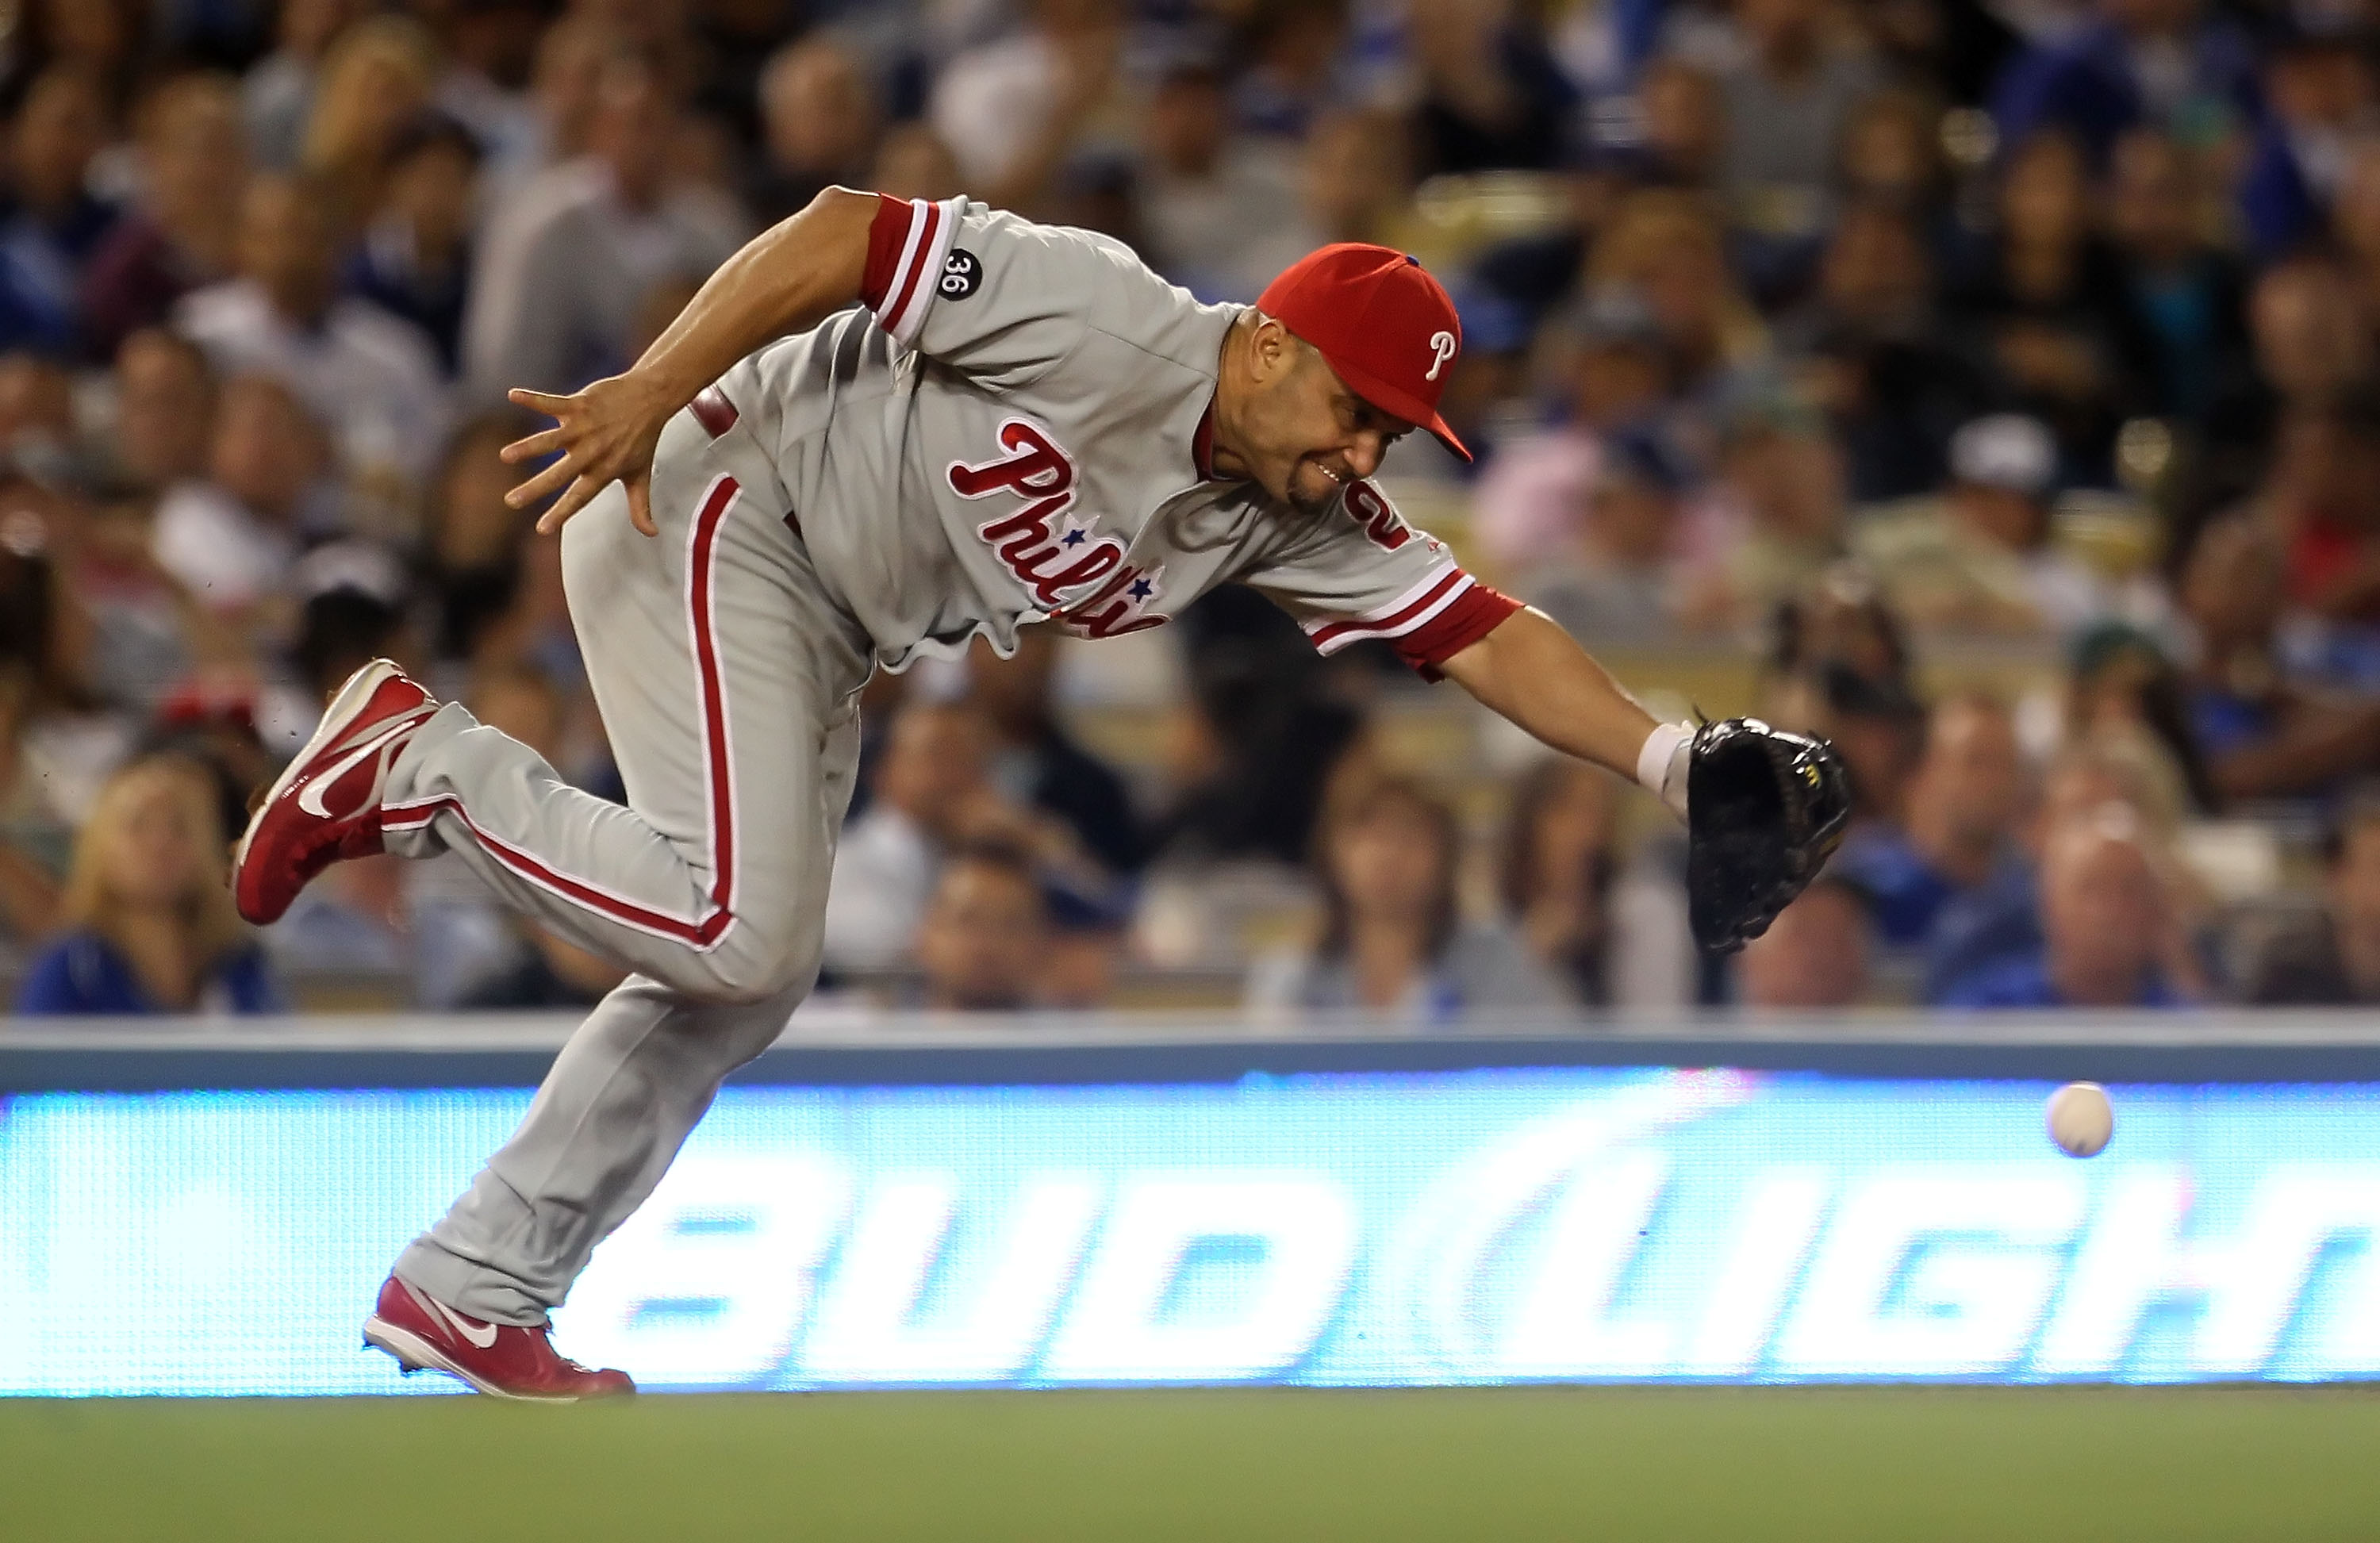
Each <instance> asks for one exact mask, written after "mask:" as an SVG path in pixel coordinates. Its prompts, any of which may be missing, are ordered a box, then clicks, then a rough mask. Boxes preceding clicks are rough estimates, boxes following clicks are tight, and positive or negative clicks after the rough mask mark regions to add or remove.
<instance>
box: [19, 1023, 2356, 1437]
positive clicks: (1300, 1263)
mask: <svg viewBox="0 0 2380 1543" xmlns="http://www.w3.org/2000/svg"><path fill="white" fill-rule="evenodd" d="M2048 1090H2049V1089H2048V1087H2047V1086H2046V1084H2034V1083H2015V1082H1895V1081H1868V1080H1853V1079H1846V1078H1837V1077H1826V1076H1818V1075H1771V1074H1749V1073H1736V1072H1694V1073H1684V1072H1662V1071H1649V1072H1648V1071H1637V1070H1627V1071H1621V1070H1577V1069H1568V1070H1538V1071H1503V1072H1468V1073H1432V1074H1378V1075H1314V1076H1296V1077H1280V1078H1267V1077H1251V1078H1249V1079H1247V1080H1245V1081H1243V1082H1240V1083H1237V1084H1233V1085H1227V1086H1223V1085H1219V1086H1207V1085H1184V1086H1133V1087H964V1088H950V1087H870V1088H847V1087H735V1088H731V1089H729V1090H728V1091H727V1092H726V1093H725V1094H723V1095H722V1097H721V1099H720V1100H719V1102H718V1104H717V1106H716V1107H715V1108H714V1109H713V1110H712V1112H711V1114H710V1118H709V1119H708V1120H707V1121H706V1122H705V1124H703V1126H702V1128H701V1129H700V1130H699V1131H698V1133H697V1134H696V1136H695V1138H694V1140H693V1141H692V1142H691V1143H690V1144H689V1145H688V1147H687V1148H686V1152H685V1154H684V1156H683V1157H682V1158H681V1160H680V1161H679V1162H678V1164H677V1166H676V1168H675V1169H674V1170H673V1171H672V1172H671V1174H670V1175H669V1177H668V1178H667V1179H666V1180H665V1181H664V1182H663V1184H662V1187H661V1189H660V1191H659V1192H658V1193H657V1194H656V1195H655V1196H654V1197H653V1199H652V1200H651V1202H650V1204H648V1205H647V1206H646V1207H645V1209H643V1210H642V1211H640V1212H639V1213H638V1214H637V1216H636V1217H635V1218H634V1219H632V1220H631V1221H629V1222H628V1223H627V1224H626V1225H625V1227H623V1228H622V1229H621V1230H620V1232H619V1233H616V1234H615V1235H614V1236H613V1238H612V1239H611V1240H610V1241H608V1242H607V1243H606V1244H604V1245H603V1246H602V1248H601V1250H600V1251H599V1252H598V1253H597V1255H596V1258H595V1263H594V1265H593V1267H592V1268H591V1269H590V1270H589V1271H588V1273H587V1275H586V1276H585V1277H584V1279H583V1280H582V1281H581V1282H579V1284H578V1287H577V1291H576V1292H575V1293H574V1294H573V1296H572V1298H571V1300H570V1302H569V1304H568V1306H565V1308H564V1309H563V1310H562V1311H561V1312H560V1313H558V1314H557V1315H556V1331H557V1332H556V1338H557V1343H559V1344H560V1345H561V1347H562V1348H563V1349H564V1350H565V1352H566V1353H567V1354H569V1355H573V1356H575V1357H576V1358H577V1359H580V1360H583V1361H587V1362H589V1363H591V1364H601V1365H614V1366H620V1367H625V1368H626V1369H627V1370H628V1371H630V1372H631V1373H633V1374H634V1375H635V1376H636V1377H637V1379H638V1380H639V1381H640V1382H641V1383H643V1384H644V1385H646V1386H647V1387H650V1388H683V1389H701V1388H743V1389H765V1388H830V1387H874V1386H898V1385H934V1384H951V1385H959V1384H965V1385H1003V1386H1060V1385H1098V1384H1123V1383H1139V1384H1165V1383H1215V1382H1293V1383H1306V1384H1349V1385H1356V1384H1370V1385H1383V1384H1417V1383H1463V1382H1504V1381H1525V1380H1540V1379H1611V1380H1631V1381H1634V1380H1668V1379H1677V1380H1694V1381H1706V1382H1728V1381H1761V1382H1787V1381H1814V1380H1829V1379H1973V1380H1984V1381H2042V1380H2058V1379H2076V1380H2089V1381H2107V1380H2114V1381H2148V1382H2164V1381H2193V1380H2208V1379H2221V1380H2230V1379H2340V1378H2371V1377H2375V1376H2380V1250H2375V1248H2374V1238H2375V1234H2380V1118H2375V1116H2380V1087H2361V1086H2289V1087H2234V1086H2221V1087H2215V1086H2210V1087H2117V1088H2114V1089H2112V1090H2111V1091H2112V1094H2113V1097H2114V1100H2115V1105H2116V1111H2117V1132H2116V1138H2115V1141H2114V1142H2113V1144H2112V1145H2111V1146H2110V1147H2109V1148H2108V1149H2107V1152H2106V1153H2105V1154H2103V1155H2102V1156H2100V1157H2098V1158H2095V1159H2094V1160H2090V1161H2087V1162H2085V1161H2076V1160H2071V1159H2069V1158H2067V1157H2065V1156H2064V1155H2062V1154H2061V1153H2059V1152H2058V1150H2057V1149H2056V1148H2054V1147H2052V1146H2051V1145H2050V1144H2049V1142H2048V1139H2047V1137H2046V1136H2045V1135H2044V1133H2043V1130H2042V1104H2043V1100H2044V1098H2045V1096H2046V1093H2047V1092H2048ZM527 1102H528V1094H527V1093H526V1092H515V1091H504V1092H492V1091H475V1090H448V1091H426V1092H395V1091H360V1090H358V1091H352V1092H341V1091H302V1092H271V1093H182V1094H163V1095H94V1094H43V1095H38V1096H28V1097H22V1098H17V1099H13V1100H6V1102H5V1104H0V1393H117V1392H121V1393H135V1392H139V1393H152V1392H153V1393H346V1392H387V1391H397V1390H399V1389H400V1388H407V1389H414V1390H418V1391H431V1390H432V1389H433V1388H435V1387H443V1386H451V1384H447V1383H445V1382H444V1381H443V1379H411V1380H410V1381H405V1380H401V1379H399V1378H398V1377H397V1376H396V1374H395V1368H394V1365H393V1363H391V1362H389V1361H388V1360H387V1359H386V1358H385V1357H383V1356H381V1355H376V1354H367V1353H363V1352H361V1351H359V1350H358V1336H357V1330H358V1325H359V1323H360V1321H361V1319H362V1317H363V1314H364V1311H365V1309H366V1308H367V1306H369V1304H370V1300H371V1296H372V1294H373V1292H374V1290H375V1289H376V1287H377V1286H378V1284H379V1282H380V1279H381V1276H382V1275H383V1272H384V1271H385V1270H386V1268H387V1265H388V1262H389V1260H390V1259H392V1258H393V1257H395V1254H396V1252H397V1251H398V1249H399V1248H401V1247H402V1246H403V1245H404V1244H405V1242H406V1241H407V1238H409V1237H410V1236H411V1235H412V1234H413V1233H415V1232H417V1231H418V1230H419V1229H420V1228H421V1227H422V1226H424V1225H426V1224H427V1223H428V1222H429V1221H431V1220H432V1219H433V1218H435V1217H436V1216H437V1214H438V1213H439V1211H440V1209H442V1208H443V1206H444V1205H445V1203H446V1202H447V1201H448V1200H449V1199H450V1198H452V1197H453V1196H454V1195H455V1194H456V1193H458V1192H459V1191H460V1189H461V1187H462V1186H463V1185H464V1184H465V1183H466V1182H467V1181H468V1179H469V1177H470V1175H471V1172H472V1171H473V1169H474V1168H475V1166H476V1165H477V1163H478V1162H479V1161H480V1159H481V1158H482V1157H483V1156H484V1155H485V1154H486V1153H487V1152H489V1151H490V1150H492V1149H493V1148H495V1147H496V1146H497V1145H498V1144H499V1143H500V1142H501V1141H502V1140H503V1139H504V1136H505V1135H506V1134H507V1132H508V1131H509V1130H510V1128H511V1126H512V1124H514V1122H515V1121H516V1119H517V1118H518V1117H519V1115H520V1113H521V1112H522V1111H523V1109H524V1108H525V1107H526V1106H527Z"/></svg>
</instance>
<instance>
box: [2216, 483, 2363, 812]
mask: <svg viewBox="0 0 2380 1543" xmlns="http://www.w3.org/2000/svg"><path fill="white" fill-rule="evenodd" d="M2283 582H2284V580H2283V574H2282V553H2281V547H2280V542H2279V541H2278V540H2277V537H2276V536H2275V534H2274V532H2273V531H2272V529H2270V528H2269V527H2267V526H2265V525H2263V524H2261V523H2259V522H2258V521H2256V520H2254V519H2253V518H2251V517H2249V516H2237V515H2235V516H2228V517H2227V518H2224V519H2220V520H2216V521H2215V522H2214V523H2213V524H2211V525H2209V526H2207V527H2206V528H2205V529H2204V530H2203V531H2201V532H2200V533H2199V537H2198V541H2197V543H2196V544H2195V545H2194V546H2193V547H2192V550H2191V553H2190V557H2189V560H2188V562H2187V563H2186V564H2185V565H2184V567H2183V569H2182V575H2181V594H2180V601H2181V610H2182V614H2184V615H2185V616H2187V617H2188V618H2189V620H2190V622H2191V625H2192V626H2193V627H2194V628H2195V629H2196V632H2197V639H2198V660H2197V662H2196V665H2195V667H2194V668H2193V669H2192V672H2191V674H2190V677H2189V682H2188V687H2187V689H2188V694H2189V695H2188V700H2189V708H2190V722H2191V728H2192V734H2193V735H2194V736H2195V740H2196V744H2197V748H2198V750H2199V752H2200V754H2201V755H2202V756H2204V759H2205V762H2206V768H2207V772H2208V774H2209V776H2210V777H2211V778H2212V780H2213V783H2214V786H2215V788H2216V792H2217V793H2218V794H2219V795H2220V796H2223V797H2225V798H2273V797H2289V796H2314V795H2319V794H2321V793H2323V792H2325V790H2327V789H2330V788H2332V787H2333V786H2335V785H2336V784H2339V783H2340V782H2341V781H2342V780H2346V779H2350V778H2353V777H2356V776H2359V775H2362V774H2364V773H2368V772H2372V771H2374V769H2375V768H2380V701H2374V700H2372V699H2368V698H2350V697H2342V696H2339V695H2337V694H2334V693H2326V692H2324V691H2322V690H2320V689H2317V688H2313V687H2310V686H2306V685H2305V684H2303V683H2301V682H2298V681H2294V680H2292V679H2290V678H2289V677H2288V676H2287V675H2286V674H2284V672H2283V670H2282V668H2281V661H2280V659H2279V657H2278V655H2277V646H2276V638H2275V633H2276V629H2277V626H2278V625H2279V621H2280V615H2281V606H2282V600H2283Z"/></svg>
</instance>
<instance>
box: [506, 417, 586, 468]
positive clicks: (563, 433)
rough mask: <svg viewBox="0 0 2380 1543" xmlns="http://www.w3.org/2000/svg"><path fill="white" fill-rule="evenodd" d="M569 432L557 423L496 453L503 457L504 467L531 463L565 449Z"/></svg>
mask: <svg viewBox="0 0 2380 1543" xmlns="http://www.w3.org/2000/svg"><path fill="white" fill-rule="evenodd" d="M569 437H570V431H569V430H568V429H567V428H565V427H564V426H563V425H561V424H559V423H557V424H555V425H554V426H553V428H551V429H540V430H539V431H537V432H536V433H533V434H524V435H522V436H521V437H520V438H519V439H516V440H515V441H513V442H512V443H510V444H507V445H505V446H504V449H502V450H500V451H498V452H497V455H499V456H502V457H503V459H504V464H505V465H506V466H518V465H519V464H520V463H521V462H523V461H533V460H536V459H537V458H538V457H539V456H548V455H552V454H553V452H554V451H556V450H564V449H567V448H568V447H569V446H568V444H567V443H566V442H567V441H568V439H569Z"/></svg>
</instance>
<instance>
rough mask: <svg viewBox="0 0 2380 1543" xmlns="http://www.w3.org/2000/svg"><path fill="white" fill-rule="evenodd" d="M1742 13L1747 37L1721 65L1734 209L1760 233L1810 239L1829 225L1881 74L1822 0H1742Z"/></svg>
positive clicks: (1728, 189) (1738, 220)
mask: <svg viewBox="0 0 2380 1543" xmlns="http://www.w3.org/2000/svg"><path fill="white" fill-rule="evenodd" d="M1733 15H1734V20H1735V26H1736V30H1738V32H1739V33H1740V34H1741V36H1742V40H1743V47H1742V50H1741V52H1740V53H1739V54H1738V55H1737V56H1736V57H1735V58H1734V59H1733V60H1731V61H1730V62H1729V64H1728V65H1727V66H1726V67H1724V68H1723V69H1722V70H1721V71H1720V72H1719V75H1718V94H1719V102H1720V112H1721V114H1722V115H1723V116H1724V118H1725V121H1726V123H1727V138H1726V149H1725V151H1724V152H1722V154H1721V156H1720V172H1719V175H1720V182H1721V186H1722V188H1723V189H1724V190H1725V193H1726V196H1727V200H1728V207H1729V211H1730V222H1731V223H1732V224H1733V225H1735V226H1736V228H1737V229H1738V230H1740V231H1742V232H1743V233H1745V234H1747V235H1749V236H1750V237H1753V238H1755V240H1757V241H1760V242H1764V243H1767V244H1772V245H1774V244H1791V245H1794V246H1803V247H1806V245H1807V244H1808V243H1810V242H1811V241H1812V240H1813V239H1814V238H1815V237H1817V236H1818V234H1819V233H1820V232H1821V231H1822V230H1823V229H1824V228H1825V223H1826V220H1827V216H1828V192H1829V190H1830V188H1832V186H1833V183H1834V180H1835V167H1836V164H1837V157H1838V155H1839V154H1840V151H1841V146H1842V143H1843V137H1844V131H1845V130H1846V129H1847V128H1849V126H1850V124H1851V120H1852V111H1853V110H1854V109H1855V108H1856V107H1857V106H1858V104H1859V103H1860V101H1861V100H1862V99H1863V98H1864V97H1865V96H1867V95H1868V94H1869V93H1870V92H1871V91H1875V90H1876V87H1877V86H1878V85H1879V84H1880V83H1881V82H1880V80H1879V79H1878V77H1877V75H1876V67H1875V65H1874V63H1873V62H1872V60H1871V59H1870V57H1869V56H1868V55H1867V53H1866V51H1864V50H1863V49H1859V48H1856V47H1845V46H1843V45H1842V42H1841V40H1840V35H1839V34H1838V33H1837V32H1836V31H1835V30H1833V29H1831V28H1830V27H1829V26H1828V16H1827V8H1826V6H1824V5H1823V4H1822V3H1821V0H1737V3H1736V5H1735V6H1734V7H1733Z"/></svg>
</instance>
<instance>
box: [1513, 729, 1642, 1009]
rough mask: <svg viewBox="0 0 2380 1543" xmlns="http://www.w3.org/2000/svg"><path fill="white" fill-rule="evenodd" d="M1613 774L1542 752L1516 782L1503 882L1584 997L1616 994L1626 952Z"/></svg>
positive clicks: (1519, 923)
mask: <svg viewBox="0 0 2380 1543" xmlns="http://www.w3.org/2000/svg"><path fill="white" fill-rule="evenodd" d="M1616 791H1617V789H1616V788H1615V786H1614V785H1613V784H1612V783H1611V781H1610V779H1609V778H1608V777H1606V776H1605V775H1604V774H1603V773H1602V772H1598V771H1597V770H1596V769H1595V768H1594V767H1591V766H1588V765H1586V764H1585V763H1584V762H1581V761H1576V760H1571V759H1566V758H1562V757H1549V758H1548V759H1542V760H1540V761H1538V762H1537V763H1536V765H1535V766H1533V767H1532V768H1530V769H1529V771H1528V772H1525V773H1524V774H1523V775H1522V776H1521V778H1520V779H1519V780H1518V781H1517V782H1516V783H1515V784H1513V787H1512V811H1511V812H1510V813H1509V814H1508V815H1507V816H1506V817H1505V827H1504V847H1503V854H1502V860H1501V862H1500V864H1499V866H1498V871H1497V887H1498V889H1499V891H1500V898H1501V899H1502V901H1503V903H1504V916H1505V919H1506V922H1507V924H1508V925H1509V926H1510V927H1511V928H1512V930H1513V932H1514V933H1515V934H1516V935H1517V936H1518V937H1519V938H1520V940H1521V942H1523V943H1524V944H1526V945H1527V947H1528V949H1529V952H1530V953H1531V954H1535V955H1536V958H1537V962H1538V963H1539V964H1541V965H1543V966H1545V968H1546V970H1547V971H1548V973H1549V974H1551V975H1552V976H1553V977H1554V978H1555V979H1556V980H1557V981H1559V982H1560V983H1561V984H1562V985H1564V986H1565V987H1567V988H1568V990H1569V994H1570V995H1571V996H1572V997H1573V998H1574V999H1575V1000H1576V1001H1578V1002H1582V1003H1584V1004H1585V1005H1587V1006H1590V1007H1602V1006H1607V1005H1609V1003H1610V1002H1612V1000H1613V995H1614V991H1613V988H1614V986H1615V985H1616V981H1615V979H1614V977H1615V976H1616V975H1617V974H1618V973H1619V971H1618V969H1617V968H1616V967H1615V966H1618V965H1619V963H1620V961H1621V959H1623V958H1624V957H1625V950H1626V948H1627V943H1626V942H1625V941H1623V940H1622V939H1621V920H1620V918H1619V917H1616V916H1615V915H1614V907H1613V893H1612V892H1613V888H1614V883H1615V881H1617V880H1618V878H1619V870H1620V862H1619V857H1618V854H1617V853H1616V851H1615V850H1614V848H1615V845H1616V843H1617V838H1618V834H1619V832H1618V812H1619V800H1618V798H1617V797H1616V796H1614V795H1615V793H1616Z"/></svg>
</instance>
